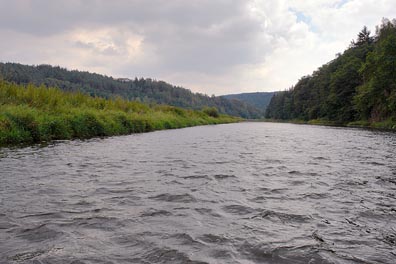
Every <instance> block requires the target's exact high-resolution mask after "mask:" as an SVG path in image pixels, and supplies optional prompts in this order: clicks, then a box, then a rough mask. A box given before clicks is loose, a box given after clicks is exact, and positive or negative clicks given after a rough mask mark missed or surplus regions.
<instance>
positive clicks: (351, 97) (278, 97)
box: [265, 19, 396, 127]
mask: <svg viewBox="0 0 396 264" xmlns="http://www.w3.org/2000/svg"><path fill="white" fill-rule="evenodd" d="M265 115H266V118H270V119H280V120H292V119H296V120H304V121H309V120H323V121H329V122H332V123H334V124H348V123H351V122H354V123H356V124H358V123H359V122H360V123H362V124H373V123H381V122H382V123H388V124H389V125H391V126H392V127H393V126H394V125H395V123H396V19H393V20H389V19H383V21H382V24H381V25H379V26H377V27H376V32H375V34H374V35H373V36H372V35H371V33H370V31H369V30H368V29H367V27H364V28H363V30H362V31H361V32H359V34H358V36H357V39H356V40H353V41H352V42H351V44H350V46H349V47H348V48H347V49H346V50H345V51H344V52H343V53H342V54H338V55H337V57H336V58H335V59H334V60H332V61H330V62H329V63H327V64H325V65H323V66H321V67H320V68H319V69H318V70H316V71H314V72H313V73H312V75H309V76H304V77H302V78H301V79H300V80H299V81H298V82H297V84H296V85H295V86H294V87H291V88H290V89H288V90H286V91H282V92H278V93H276V94H275V95H274V96H273V98H272V99H271V102H270V104H269V106H268V108H267V111H266V114H265Z"/></svg>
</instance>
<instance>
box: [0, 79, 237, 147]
mask: <svg viewBox="0 0 396 264" xmlns="http://www.w3.org/2000/svg"><path fill="white" fill-rule="evenodd" d="M239 120H240V118H236V117H230V116H226V115H221V114H219V113H218V111H217V109H216V108H213V107H212V108H209V107H208V108H204V109H203V110H202V111H198V110H186V109H181V108H178V107H174V106H166V105H152V106H149V105H147V104H144V103H140V102H136V101H128V100H124V99H122V98H121V97H116V98H112V99H104V98H101V97H91V96H89V95H86V94H83V93H81V92H65V91H62V90H60V89H59V88H51V87H50V88H48V87H46V86H44V85H42V86H39V87H38V86H35V85H33V84H29V85H26V86H25V85H18V84H15V83H10V82H6V81H0V146H4V145H15V144H26V143H29V144H30V143H40V142H48V141H51V140H63V139H73V138H80V139H84V138H91V137H102V136H112V135H124V134H130V133H141V132H149V131H154V130H162V129H170V128H182V127H189V126H196V125H207V124H219V123H230V122H237V121H239Z"/></svg>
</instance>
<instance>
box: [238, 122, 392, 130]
mask: <svg viewBox="0 0 396 264" xmlns="http://www.w3.org/2000/svg"><path fill="white" fill-rule="evenodd" d="M242 122H267V123H287V124H295V125H315V126H330V127H350V128H362V129H371V130H378V131H387V132H396V122H389V121H386V122H373V123H370V122H368V121H354V122H349V123H346V124H342V123H336V122H333V121H326V120H309V121H304V120H277V119H245V120H242Z"/></svg>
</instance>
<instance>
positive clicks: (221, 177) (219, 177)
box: [213, 174, 236, 180]
mask: <svg viewBox="0 0 396 264" xmlns="http://www.w3.org/2000/svg"><path fill="white" fill-rule="evenodd" d="M213 177H215V179H216V180H224V179H228V178H236V176H235V175H228V174H216V175H214V176H213Z"/></svg>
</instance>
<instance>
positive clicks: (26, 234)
mask: <svg viewBox="0 0 396 264" xmlns="http://www.w3.org/2000/svg"><path fill="white" fill-rule="evenodd" d="M62 234H63V233H62V232H59V231H55V230H53V229H51V228H48V227H47V226H46V224H42V225H39V226H36V227H32V228H26V229H22V230H21V231H20V233H19V234H18V235H17V237H20V238H23V239H26V240H29V241H31V242H41V241H45V240H54V239H55V238H58V237H59V236H60V235H62Z"/></svg>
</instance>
